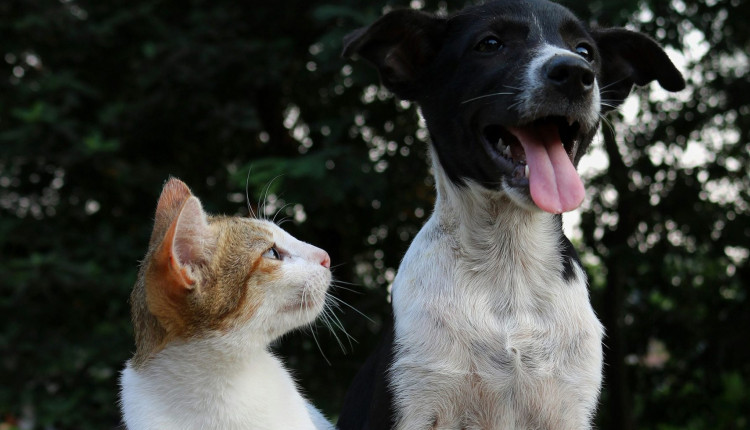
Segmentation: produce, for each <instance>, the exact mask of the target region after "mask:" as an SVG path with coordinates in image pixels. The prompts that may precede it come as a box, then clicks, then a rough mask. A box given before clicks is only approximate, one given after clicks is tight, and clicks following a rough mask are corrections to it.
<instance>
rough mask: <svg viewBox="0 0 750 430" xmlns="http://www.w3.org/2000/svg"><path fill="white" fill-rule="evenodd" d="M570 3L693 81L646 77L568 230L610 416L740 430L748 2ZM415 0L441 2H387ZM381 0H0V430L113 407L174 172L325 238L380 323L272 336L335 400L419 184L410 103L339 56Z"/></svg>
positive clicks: (60, 422) (341, 289) (80, 421)
mask: <svg viewBox="0 0 750 430" xmlns="http://www.w3.org/2000/svg"><path fill="white" fill-rule="evenodd" d="M566 3H567V4H568V5H569V6H570V7H572V8H573V9H574V10H576V11H577V12H578V13H579V15H580V16H584V17H590V18H591V19H592V21H593V22H597V23H599V24H601V25H624V24H626V23H627V24H629V25H631V26H634V27H637V28H640V29H642V30H643V31H644V32H646V33H648V34H651V35H653V36H655V37H656V38H657V40H659V41H660V42H661V43H663V44H665V45H666V46H669V47H671V51H670V52H671V53H672V54H673V57H674V58H676V59H678V60H679V61H680V67H681V68H682V70H684V71H685V72H686V73H687V75H688V78H689V79H688V80H689V83H690V88H689V89H688V90H686V91H685V92H684V93H682V94H679V95H676V96H666V95H665V94H662V93H660V92H658V91H648V90H644V91H640V92H639V93H638V94H637V96H635V97H634V98H632V99H630V100H629V101H628V105H629V108H628V109H623V113H622V114H621V115H613V117H612V118H611V121H612V126H611V127H605V128H604V133H603V137H602V139H601V140H600V144H599V146H598V148H595V150H594V154H593V156H592V157H591V160H592V161H591V162H590V164H597V163H599V164H601V165H599V166H594V167H598V168H592V169H590V170H589V171H588V172H589V173H588V176H589V177H590V180H589V183H590V187H589V194H590V198H589V199H588V200H587V201H588V203H587V206H588V207H587V208H586V209H585V210H584V211H582V212H581V224H580V230H581V231H582V232H583V234H582V236H581V237H580V242H581V243H580V245H579V248H580V249H581V250H582V251H584V252H582V254H583V256H584V260H585V261H586V263H587V265H588V269H589V272H590V275H591V279H592V295H593V299H594V301H595V304H596V306H597V310H598V312H599V315H600V316H601V318H602V320H603V321H604V322H605V324H606V326H607V332H608V338H607V340H606V343H607V349H606V353H607V366H606V372H607V375H606V376H607V383H606V386H605V393H604V396H603V404H602V407H601V414H600V422H601V424H600V427H601V428H606V429H630V428H636V427H637V428H646V429H649V428H653V429H678V428H679V429H684V428H690V429H700V428H727V429H730V428H732V429H733V428H747V427H748V426H750V423H748V413H747V409H748V408H747V406H748V405H747V400H746V399H747V397H748V389H749V388H748V387H749V385H748V384H750V369H749V368H748V367H749V366H750V364H748V363H750V345H748V343H747V342H744V338H745V337H746V336H745V335H744V333H743V332H742V329H741V327H743V326H746V325H748V314H749V313H748V312H747V311H748V307H747V300H748V299H747V285H748V284H749V283H750V282H749V281H750V279H749V278H750V273H748V270H749V269H748V264H747V260H748V252H749V251H748V248H750V230H749V229H750V223H749V222H748V214H749V213H750V211H749V210H748V190H750V184H749V183H748V182H750V179H748V167H747V166H748V165H749V164H748V161H750V160H748V149H750V148H748V145H749V144H748V142H750V123H749V122H750V115H748V114H750V91H749V90H748V88H747V87H748V85H750V84H749V83H748V79H747V71H748V68H749V67H750V66H749V64H750V61H749V60H748V56H747V52H750V46H749V43H750V42H749V41H750V37H748V31H749V30H748V27H747V26H746V25H745V21H746V19H747V17H748V16H750V13H749V12H750V11H749V10H748V9H749V5H748V4H747V2H740V1H738V0H702V1H682V0H671V1H669V2H657V1H655V0H648V1H635V0H630V1H622V2H617V3H615V2H604V1H595V2H590V1H583V0H570V1H568V2H566ZM409 6H412V7H422V8H425V9H426V10H447V9H448V6H447V5H446V4H445V2H437V1H432V0H425V1H421V0H416V1H406V0H401V1H392V2H389V6H388V7H409ZM460 6H461V4H460V3H458V4H451V5H450V10H456V9H458V8H460ZM382 12H383V4H382V3H380V4H373V3H372V2H370V3H367V2H364V1H359V0H339V1H335V2H334V1H328V2H326V1H319V2H309V1H299V0H294V1H287V2H285V3H284V5H283V7H272V6H271V5H264V6H262V7H259V6H258V5H257V4H251V2H244V3H243V2H230V1H224V0H215V1H213V2H207V1H201V0H191V1H188V2H176V1H167V0H131V1H127V2H126V1H122V0H113V1H107V2H101V1H93V0H59V1H53V0H47V1H44V0H6V1H4V2H2V3H0V56H1V57H0V94H1V95H0V279H1V280H2V281H0V315H2V316H3V319H2V321H3V323H2V326H0V357H1V359H0V426H2V425H3V424H2V423H3V421H5V424H6V425H7V424H11V425H13V424H15V425H18V426H19V427H21V428H34V429H36V428H49V429H101V428H107V427H108V426H110V427H111V426H114V425H116V424H117V422H118V420H119V418H118V415H119V413H118V410H117V406H116V398H117V377H118V372H119V370H120V369H121V368H122V365H123V363H124V361H125V360H127V359H128V358H129V356H130V355H131V353H132V350H133V342H132V331H131V328H130V321H129V315H128V313H129V307H128V303H127V297H128V294H129V291H130V288H131V287H132V283H133V281H134V280H135V272H136V269H137V265H138V260H139V259H140V258H142V255H143V254H144V253H145V250H146V243H147V240H148V234H149V232H150V229H151V225H150V224H151V221H152V217H153V209H154V207H155V203H156V198H157V196H158V193H159V191H160V188H161V184H162V182H163V181H164V180H165V179H166V178H167V176H168V175H170V174H172V175H175V176H178V177H180V178H181V179H183V180H185V181H186V182H187V183H188V184H190V186H191V187H192V188H193V190H194V192H195V193H196V194H197V195H198V196H200V197H201V199H202V200H203V201H204V203H205V204H206V206H207V208H208V209H209V210H210V211H214V212H224V213H241V214H244V213H247V212H248V208H247V206H246V205H250V206H251V208H252V209H253V210H254V211H255V212H256V213H257V212H258V211H260V212H262V214H263V215H264V216H268V217H274V216H277V217H278V218H277V219H281V218H287V217H288V218H290V219H291V220H292V222H289V223H286V224H284V227H285V228H287V229H288V230H290V232H292V233H293V234H295V235H297V236H298V237H300V238H301V239H303V240H305V241H308V242H311V243H314V244H316V245H319V246H321V247H323V248H325V249H327V250H328V251H329V253H330V254H331V257H332V260H333V264H334V266H335V270H334V275H335V277H336V279H337V280H338V281H337V285H338V287H336V288H334V290H333V294H334V295H335V296H336V297H337V299H338V300H342V301H344V302H345V303H347V304H348V305H352V306H354V307H356V308H357V309H358V310H359V311H361V312H362V313H364V314H365V315H367V316H368V317H369V319H366V318H365V317H363V316H361V315H360V314H358V313H357V312H355V311H354V310H352V309H351V308H349V307H348V305H343V304H342V305H340V309H339V310H336V311H335V314H336V315H337V316H338V318H339V319H340V321H341V324H342V325H343V327H345V328H346V330H347V331H348V332H349V334H350V335H351V336H352V337H353V338H354V339H356V343H355V342H353V341H351V342H350V340H349V339H348V337H347V336H346V334H344V333H342V330H341V329H340V328H337V327H333V330H332V331H333V333H334V334H335V336H334V335H333V334H331V331H330V330H328V329H327V328H325V327H323V326H319V327H318V328H317V329H315V330H313V333H312V334H315V336H314V337H313V335H312V334H311V333H310V332H303V333H298V334H294V335H291V336H289V337H287V338H286V339H284V340H283V341H282V342H280V344H279V346H278V348H279V351H280V353H281V354H282V355H283V356H285V357H287V361H288V363H289V364H290V366H291V367H292V368H294V370H295V372H296V374H297V375H299V378H300V381H301V384H302V386H303V387H304V389H305V390H306V391H307V392H308V393H310V394H311V397H313V399H314V400H315V401H316V403H317V404H319V405H320V406H321V407H323V408H324V409H325V410H326V412H328V413H329V415H335V413H336V412H337V409H338V406H339V405H340V402H341V398H342V396H343V392H344V391H345V389H346V387H347V385H348V383H349V381H350V379H351V377H352V376H353V374H354V372H356V370H357V368H358V367H359V365H360V363H361V362H362V361H363V360H364V358H365V357H366V356H367V354H369V352H370V350H371V349H372V347H373V345H374V343H375V342H376V341H377V337H378V334H379V330H380V324H381V322H382V318H383V315H385V313H386V312H387V309H388V306H389V305H388V303H387V295H388V293H387V286H388V285H389V283H390V281H391V280H392V279H393V276H394V274H395V269H396V268H397V267H398V263H399V261H400V259H401V256H402V255H403V252H404V251H405V250H406V247H407V246H408V243H409V242H410V240H411V239H412V237H413V236H414V234H415V233H416V231H417V230H418V229H419V227H420V225H421V224H422V223H423V221H424V218H425V217H426V216H427V215H428V214H429V211H430V210H431V204H432V199H433V196H434V192H433V189H432V180H431V178H430V176H429V174H428V170H427V162H426V152H425V149H426V144H425V142H426V141H427V134H426V131H425V130H424V128H423V127H422V125H420V124H419V117H418V115H417V113H416V110H415V107H414V106H411V105H409V104H407V103H402V102H399V101H397V100H395V99H393V98H392V97H391V96H390V95H389V94H388V93H387V92H386V91H385V90H384V89H383V88H381V87H380V86H378V85H376V83H377V76H376V74H375V72H374V71H372V70H371V69H370V68H368V67H365V66H364V65H361V64H360V65H357V67H352V66H351V65H349V64H346V63H345V62H344V61H343V60H341V59H340V58H339V52H340V45H341V38H342V37H343V36H344V35H345V34H346V33H347V32H348V31H350V30H352V29H354V28H356V27H358V26H361V25H366V24H368V23H370V22H372V21H373V20H374V19H376V18H377V17H378V16H380V15H381V14H382ZM597 154H598V157H597ZM246 191H247V194H248V195H249V196H250V197H249V201H246ZM258 201H264V202H265V204H264V205H259V204H258V203H257V202H258ZM277 214H278V215H277ZM337 324H338V323H337ZM337 338H338V340H340V341H341V343H342V347H340V346H339V345H338V340H337ZM316 342H317V345H316ZM321 351H322V352H321ZM344 351H346V353H345V352H344ZM329 362H330V364H329Z"/></svg>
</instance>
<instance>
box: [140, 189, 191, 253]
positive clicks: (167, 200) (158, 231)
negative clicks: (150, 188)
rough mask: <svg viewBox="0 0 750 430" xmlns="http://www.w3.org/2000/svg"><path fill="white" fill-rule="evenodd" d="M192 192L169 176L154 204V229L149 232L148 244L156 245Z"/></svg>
mask: <svg viewBox="0 0 750 430" xmlns="http://www.w3.org/2000/svg"><path fill="white" fill-rule="evenodd" d="M192 195H193V193H191V192H190V188H188V186H187V185H186V184H185V183H184V182H182V181H181V180H179V179H177V178H173V177H170V178H169V180H168V181H167V182H166V183H165V184H164V188H162V190H161V195H160V196H159V202H158V203H157V204H156V216H155V219H154V230H153V232H152V233H151V240H150V242H149V243H150V246H151V247H153V246H156V245H157V244H158V243H159V242H160V241H161V240H162V238H163V237H164V234H165V233H166V232H167V229H168V228H169V226H170V224H171V223H172V221H173V220H174V219H175V218H176V217H177V215H178V214H179V213H180V210H181V209H182V206H183V205H184V204H185V202H186V201H187V199H189V198H190V197H191V196H192Z"/></svg>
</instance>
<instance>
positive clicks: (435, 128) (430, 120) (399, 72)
mask: <svg viewBox="0 0 750 430" xmlns="http://www.w3.org/2000/svg"><path fill="white" fill-rule="evenodd" d="M355 54H357V55H359V56H360V57H362V58H365V59H366V60H368V61H370V62H371V63H372V64H374V65H375V66H376V67H377V69H378V71H379V73H380V77H381V80H382V82H383V84H384V85H385V86H386V87H387V88H388V89H389V90H391V91H392V92H393V93H395V94H396V95H397V96H398V97H400V98H402V99H405V100H412V101H416V102H418V103H419V105H420V107H421V109H422V114H423V116H424V118H425V120H426V121H427V126H428V129H429V131H430V134H431V137H432V143H433V145H434V148H435V152H436V153H437V157H438V160H439V163H440V165H441V166H442V168H443V169H444V170H445V172H446V174H447V176H448V178H449V179H450V180H451V181H452V182H453V183H455V184H458V185H464V184H466V181H467V180H471V181H474V182H476V183H479V184H481V185H482V186H484V187H486V188H488V189H493V190H498V191H501V192H505V193H506V194H507V195H509V196H510V197H511V198H512V199H513V200H514V201H515V202H516V203H518V204H519V205H521V206H523V207H528V208H536V207H538V208H540V209H542V210H545V211H548V212H555V213H560V212H564V211H568V210H572V209H575V208H576V207H578V206H579V205H580V203H581V201H582V200H583V197H584V189H583V184H582V183H581V180H580V178H579V176H578V174H577V172H576V169H575V166H576V165H577V164H578V161H579V160H580V158H581V156H582V155H583V153H584V152H585V151H586V149H587V147H588V145H589V143H590V142H591V140H592V138H593V136H594V135H595V133H596V130H597V128H598V126H599V120H600V116H601V114H602V113H603V112H606V111H608V110H611V109H613V108H615V107H616V106H618V105H619V104H621V103H622V102H623V100H624V99H625V98H626V97H627V95H628V94H629V93H630V91H631V89H632V87H633V85H634V84H635V85H645V84H648V83H649V82H651V81H654V80H656V81H658V82H659V84H660V85H661V86H662V87H664V88H665V89H667V90H669V91H679V90H681V89H683V88H684V86H685V82H684V80H683V78H682V75H681V74H680V72H679V71H677V69H676V68H675V66H674V65H673V64H672V62H671V61H670V60H669V58H668V57H667V55H666V53H665V52H664V51H663V50H662V49H661V48H660V47H659V45H657V44H656V42H654V41H653V40H652V39H650V38H649V37H647V36H645V35H642V34H640V33H636V32H633V31H629V30H625V29H619V28H618V29H615V28H613V29H597V30H589V29H587V28H586V26H585V25H584V24H583V23H582V22H581V21H580V20H579V19H577V18H576V17H575V16H574V15H573V14H572V13H571V12H570V11H569V10H567V9H566V8H564V7H562V6H560V5H557V4H555V3H551V2H548V1H546V0H522V1H519V0H500V1H493V2H488V3H486V4H483V5H481V6H474V7H470V8H467V9H464V10H463V11H461V12H459V13H457V14H455V15H452V16H450V17H448V18H445V17H439V16H435V15H431V14H427V13H424V12H420V11H415V10H396V11H393V12H390V13H388V14H387V15H385V16H383V17H382V18H380V19H379V20H378V21H376V22H375V23H373V24H372V25H370V26H369V27H365V28H361V29H359V30H356V31H354V32H353V33H351V34H349V35H348V36H347V37H346V38H345V40H344V52H343V55H344V56H345V57H349V56H352V55H355Z"/></svg>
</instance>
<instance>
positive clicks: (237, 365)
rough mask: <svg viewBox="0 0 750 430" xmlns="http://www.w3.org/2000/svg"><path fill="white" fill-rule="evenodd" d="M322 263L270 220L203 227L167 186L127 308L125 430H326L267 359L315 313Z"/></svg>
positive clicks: (326, 265)
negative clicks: (130, 340)
mask: <svg viewBox="0 0 750 430" xmlns="http://www.w3.org/2000/svg"><path fill="white" fill-rule="evenodd" d="M330 283H331V271H330V258H329V257H328V254H327V253H326V252H325V251H323V250H321V249H319V248H316V247H314V246H312V245H309V244H307V243H304V242H301V241H299V240H297V239H295V238H294V237H292V236H291V235H290V234H288V233H286V232H285V231H284V230H282V229H281V228H279V227H278V226H276V225H275V224H274V223H272V222H270V221H266V220H260V219H253V218H241V217H227V216H210V215H207V214H206V213H205V212H204V210H203V207H202V205H201V202H200V200H198V198H197V197H195V196H193V195H192V193H191V192H190V189H189V188H188V186H187V185H186V184H185V183H183V182H182V181H180V180H178V179H175V178H170V179H169V181H167V183H166V184H165V185H164V188H163V190H162V193H161V196H160V198H159V202H158V204H157V207H156V219H155V221H154V229H153V232H152V234H151V240H150V243H149V249H148V252H147V253H146V257H145V259H144V261H143V262H142V264H141V267H140V271H139V273H138V278H137V281H136V283H135V286H134V288H133V292H132V294H131V297H130V301H131V311H132V318H133V325H134V331H135V341H136V352H135V354H134V356H133V357H132V358H131V359H130V360H129V361H128V362H127V363H126V367H125V369H124V370H123V372H122V375H121V380H120V384H121V393H120V394H121V396H120V405H121V409H122V413H123V418H124V423H125V425H126V427H127V429H129V430H152V429H153V430H156V429H158V430H172V429H174V430H190V429H211V430H213V429H216V430H233V429H253V430H256V429H257V430H265V429H269V430H270V429H273V430H282V429H290V430H304V429H333V426H332V425H331V424H330V423H329V422H328V421H327V420H326V419H325V417H324V416H323V415H322V414H321V413H320V412H319V411H318V410H317V409H315V407H313V406H312V405H311V404H310V403H309V402H307V401H306V400H305V399H304V398H303V397H302V395H301V394H300V393H299V392H298V390H297V387H296V385H295V382H294V381H293V379H292V377H291V376H290V375H289V373H288V371H287V370H286V369H285V368H284V366H283V365H282V363H281V362H280V360H279V359H278V358H276V357H275V356H274V355H273V354H272V353H271V352H269V350H268V346H269V344H270V342H272V341H273V340H275V339H277V338H278V337H280V336H281V335H283V334H284V333H287V332H289V331H290V330H292V329H294V328H297V327H300V326H302V325H305V324H309V323H311V322H313V321H314V320H315V318H316V317H317V316H318V314H319V313H320V312H321V311H322V309H323V306H324V302H325V300H326V292H327V289H328V286H329V284H330Z"/></svg>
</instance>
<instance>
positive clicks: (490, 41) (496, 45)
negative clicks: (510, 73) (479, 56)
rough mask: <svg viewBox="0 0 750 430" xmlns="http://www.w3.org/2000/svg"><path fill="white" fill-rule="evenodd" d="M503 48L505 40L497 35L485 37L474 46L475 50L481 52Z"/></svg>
mask: <svg viewBox="0 0 750 430" xmlns="http://www.w3.org/2000/svg"><path fill="white" fill-rule="evenodd" d="M501 49H503V42H501V41H500V39H498V38H497V37H495V36H487V37H485V38H484V39H482V40H481V41H480V42H479V43H477V46H475V47H474V50H475V51H479V52H497V51H499V50H501Z"/></svg>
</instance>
